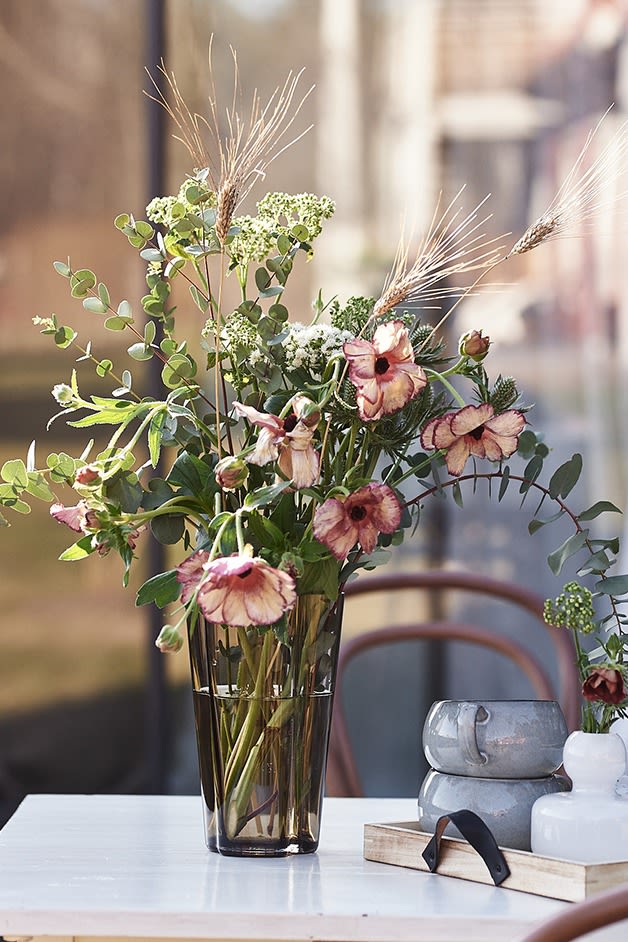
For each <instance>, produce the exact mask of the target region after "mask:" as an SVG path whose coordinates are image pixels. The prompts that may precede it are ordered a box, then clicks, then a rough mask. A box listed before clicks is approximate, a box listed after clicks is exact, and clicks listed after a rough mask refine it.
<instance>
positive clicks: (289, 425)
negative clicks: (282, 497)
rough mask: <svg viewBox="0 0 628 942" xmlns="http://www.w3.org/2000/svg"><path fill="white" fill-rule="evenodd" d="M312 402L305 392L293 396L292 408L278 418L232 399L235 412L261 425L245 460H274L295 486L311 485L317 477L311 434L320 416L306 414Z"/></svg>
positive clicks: (317, 414) (316, 459) (262, 461)
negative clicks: (285, 414) (251, 449)
mask: <svg viewBox="0 0 628 942" xmlns="http://www.w3.org/2000/svg"><path fill="white" fill-rule="evenodd" d="M311 405H312V402H311V400H310V399H307V398H306V397H305V396H295V397H294V399H293V400H292V412H290V413H289V414H288V415H287V416H286V417H285V418H283V419H281V418H279V416H277V415H271V414H270V413H268V412H258V410H257V409H253V408H252V406H245V405H243V404H242V403H241V402H234V403H233V408H234V409H235V411H236V412H237V413H238V415H242V416H244V418H246V419H248V420H249V422H252V423H253V425H257V426H258V427H259V428H260V433H259V435H258V437H257V442H256V444H255V448H254V449H253V451H252V452H251V454H250V455H247V456H246V461H248V462H249V463H250V464H256V465H265V464H268V463H269V462H270V461H276V462H277V463H278V465H279V467H280V469H281V471H282V472H283V474H285V476H286V477H287V478H288V479H289V480H290V481H291V482H292V484H293V486H294V487H295V488H297V490H298V489H299V488H301V487H311V485H312V484H314V482H315V481H316V479H317V478H318V470H319V457H318V453H317V451H316V450H315V448H314V446H313V444H312V438H313V437H314V430H315V429H316V426H317V425H318V423H319V420H320V412H318V411H315V412H313V413H312V414H310V415H307V414H306V409H307V407H308V406H311Z"/></svg>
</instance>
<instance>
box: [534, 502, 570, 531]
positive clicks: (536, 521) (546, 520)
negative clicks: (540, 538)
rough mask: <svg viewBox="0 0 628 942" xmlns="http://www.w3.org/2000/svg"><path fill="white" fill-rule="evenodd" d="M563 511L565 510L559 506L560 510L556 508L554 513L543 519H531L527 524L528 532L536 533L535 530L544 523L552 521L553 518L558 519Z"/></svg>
mask: <svg viewBox="0 0 628 942" xmlns="http://www.w3.org/2000/svg"><path fill="white" fill-rule="evenodd" d="M564 513H565V511H564V510H563V509H562V507H561V508H560V510H557V511H556V513H555V514H552V516H551V517H547V518H546V519H545V520H539V519H536V520H531V521H530V523H529V524H528V533H536V532H537V530H540V529H541V527H544V526H545V524H546V523H554V521H555V520H559V519H560V518H561V517H562V516H563V514H564Z"/></svg>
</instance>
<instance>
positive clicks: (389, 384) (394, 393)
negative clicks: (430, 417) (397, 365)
mask: <svg viewBox="0 0 628 942" xmlns="http://www.w3.org/2000/svg"><path fill="white" fill-rule="evenodd" d="M391 372H392V371H391ZM381 388H382V392H383V402H382V415H390V413H391V412H397V411H398V410H399V409H403V407H404V406H405V405H407V403H408V402H410V400H411V399H413V398H414V396H416V394H417V392H419V389H420V388H421V387H419V389H417V388H416V386H415V383H414V379H413V377H411V376H409V375H408V374H407V373H405V372H402V371H401V370H398V371H396V372H395V374H394V376H392V378H391V379H390V380H386V381H385V382H383V383H382V387H381Z"/></svg>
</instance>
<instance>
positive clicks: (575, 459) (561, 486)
mask: <svg viewBox="0 0 628 942" xmlns="http://www.w3.org/2000/svg"><path fill="white" fill-rule="evenodd" d="M581 471H582V455H579V454H577V453H576V454H575V455H572V457H571V458H570V459H569V461H565V463H564V464H561V466H560V468H557V469H556V471H554V473H553V475H552V477H551V478H550V482H549V487H548V490H549V493H550V497H552V498H553V499H556V498H557V497H567V495H568V494H569V493H570V491H571V490H572V489H573V488H574V487H575V485H576V484H577V483H578V478H579V477H580V472H581Z"/></svg>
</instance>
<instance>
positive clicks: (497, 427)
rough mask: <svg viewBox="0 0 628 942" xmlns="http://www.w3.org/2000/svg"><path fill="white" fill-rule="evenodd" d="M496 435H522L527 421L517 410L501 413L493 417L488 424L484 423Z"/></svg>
mask: <svg viewBox="0 0 628 942" xmlns="http://www.w3.org/2000/svg"><path fill="white" fill-rule="evenodd" d="M484 424H485V425H486V427H487V428H488V429H490V430H491V432H494V433H495V435H508V436H510V435H520V434H521V432H522V431H523V428H524V426H525V424H526V420H525V418H524V416H523V414H522V413H521V412H517V411H516V409H509V410H508V412H501V413H500V414H499V415H495V416H493V418H492V419H489V421H488V422H485V423H484Z"/></svg>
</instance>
